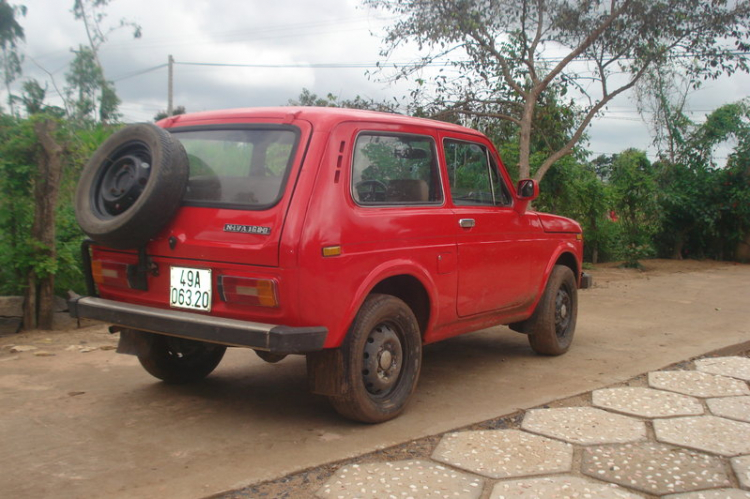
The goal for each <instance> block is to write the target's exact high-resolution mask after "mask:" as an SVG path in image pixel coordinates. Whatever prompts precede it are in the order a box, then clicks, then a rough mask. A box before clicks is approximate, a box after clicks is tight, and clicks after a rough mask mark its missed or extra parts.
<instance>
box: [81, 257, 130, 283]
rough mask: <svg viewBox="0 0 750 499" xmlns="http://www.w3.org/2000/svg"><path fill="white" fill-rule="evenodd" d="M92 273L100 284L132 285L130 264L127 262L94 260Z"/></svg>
mask: <svg viewBox="0 0 750 499" xmlns="http://www.w3.org/2000/svg"><path fill="white" fill-rule="evenodd" d="M91 274H92V277H93V278H94V282H95V283H96V284H97V285H99V286H101V285H105V286H115V287H118V288H127V287H130V286H129V284H128V266H127V264H125V263H117V262H107V261H102V260H94V261H93V262H91Z"/></svg>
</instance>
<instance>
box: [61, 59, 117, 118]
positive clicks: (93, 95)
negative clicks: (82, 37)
mask: <svg viewBox="0 0 750 499" xmlns="http://www.w3.org/2000/svg"><path fill="white" fill-rule="evenodd" d="M73 53H74V54H75V57H74V58H73V62H72V63H71V64H70V70H69V72H68V73H66V74H65V80H66V82H67V84H68V85H67V87H66V89H65V91H66V101H67V107H68V110H69V112H70V118H71V119H72V120H73V121H74V122H76V123H78V124H79V125H83V124H91V123H97V122H98V123H103V124H106V123H110V122H112V121H116V120H117V119H118V118H119V114H118V113H117V107H118V106H119V105H120V99H119V98H118V97H117V94H116V93H115V89H114V87H113V86H112V84H111V83H110V82H108V81H106V80H105V79H104V74H103V73H102V70H101V67H100V66H99V65H97V63H96V58H95V55H94V53H93V52H92V51H91V49H90V48H88V47H85V46H83V45H81V46H79V47H78V50H74V51H73Z"/></svg>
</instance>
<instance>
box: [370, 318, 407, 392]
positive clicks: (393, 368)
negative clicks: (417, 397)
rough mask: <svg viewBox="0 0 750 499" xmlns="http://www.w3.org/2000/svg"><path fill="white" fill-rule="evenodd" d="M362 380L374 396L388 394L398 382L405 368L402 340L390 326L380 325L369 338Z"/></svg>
mask: <svg viewBox="0 0 750 499" xmlns="http://www.w3.org/2000/svg"><path fill="white" fill-rule="evenodd" d="M363 360H364V362H363V369H362V378H363V381H364V383H365V387H366V388H367V391H368V392H370V393H371V394H373V395H381V394H385V393H388V392H389V391H390V390H391V389H392V388H393V387H394V386H395V385H396V382H397V381H398V377H399V375H400V374H401V369H402V367H403V355H402V347H401V340H400V339H399V337H398V334H396V331H394V330H393V329H392V328H391V327H390V326H388V325H385V324H383V325H380V326H378V327H376V328H375V329H373V330H372V332H371V333H370V335H369V336H368V337H367V342H366V343H365V350H364V354H363Z"/></svg>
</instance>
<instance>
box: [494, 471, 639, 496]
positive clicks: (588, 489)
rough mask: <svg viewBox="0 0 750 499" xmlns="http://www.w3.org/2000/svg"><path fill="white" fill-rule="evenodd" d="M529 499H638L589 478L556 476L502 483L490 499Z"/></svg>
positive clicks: (631, 494) (614, 487) (619, 489)
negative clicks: (517, 498) (521, 498)
mask: <svg viewBox="0 0 750 499" xmlns="http://www.w3.org/2000/svg"><path fill="white" fill-rule="evenodd" d="M516 497H527V498H529V499H533V498H539V499H548V498H561V499H562V498H568V497H570V498H574V497H592V498H593V497H595V498H596V499H637V498H639V497H643V496H640V495H638V494H633V493H631V492H628V491H627V490H625V489H623V488H621V487H618V486H617V485H607V484H603V483H597V482H595V481H593V480H589V479H588V478H580V477H577V476H565V475H561V476H554V477H552V476H551V477H543V478H529V479H526V480H511V481H507V482H500V483H498V484H497V485H495V488H494V489H492V495H491V496H490V499H505V498H516Z"/></svg>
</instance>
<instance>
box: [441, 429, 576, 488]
mask: <svg viewBox="0 0 750 499" xmlns="http://www.w3.org/2000/svg"><path fill="white" fill-rule="evenodd" d="M432 459H434V460H436V461H440V462H443V463H446V464H450V465H451V466H455V467H457V468H462V469H465V470H468V471H472V472H474V473H477V474H479V475H484V476H488V477H491V478H510V477H517V476H531V475H542V474H544V473H559V472H563V471H570V469H571V464H572V462H573V446H572V445H569V444H566V443H563V442H559V441H557V440H551V439H549V438H545V437H540V436H539V435H532V434H531V433H526V432H524V431H520V430H491V431H462V432H459V433H451V434H449V435H446V436H444V437H443V439H442V440H440V443H439V444H438V446H437V448H436V449H435V452H434V453H433V454H432Z"/></svg>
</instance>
